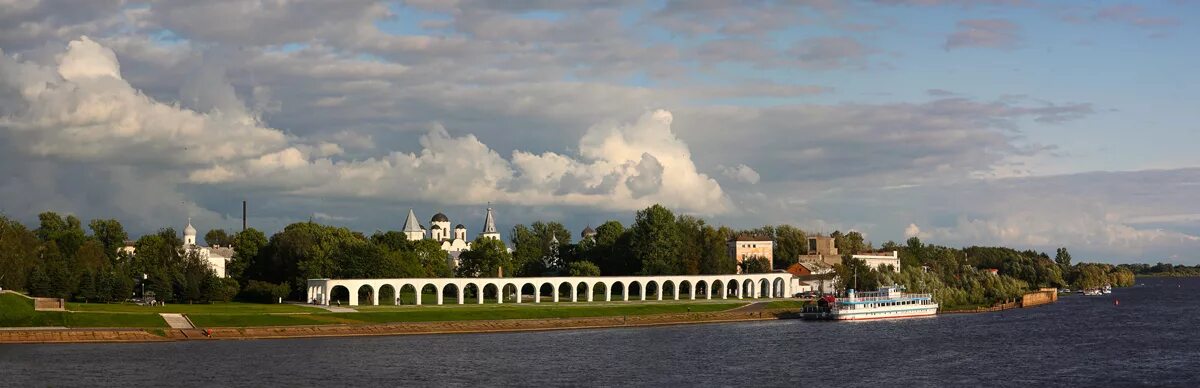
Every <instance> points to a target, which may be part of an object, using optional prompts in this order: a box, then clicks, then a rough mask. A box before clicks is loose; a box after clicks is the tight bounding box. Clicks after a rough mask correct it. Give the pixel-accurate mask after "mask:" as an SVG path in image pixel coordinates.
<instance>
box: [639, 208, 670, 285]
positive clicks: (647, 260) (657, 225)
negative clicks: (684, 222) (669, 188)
mask: <svg viewBox="0 0 1200 388" xmlns="http://www.w3.org/2000/svg"><path fill="white" fill-rule="evenodd" d="M632 232H633V237H632V241H631V243H632V245H631V246H630V251H631V253H633V257H634V259H635V260H637V261H640V262H641V263H642V270H641V271H640V272H639V273H641V274H642V275H675V274H679V273H681V272H682V268H681V266H680V265H679V259H678V257H679V256H678V255H679V246H680V239H679V232H678V229H677V227H676V225H675V215H674V214H673V213H672V212H671V210H669V209H667V208H665V207H663V206H662V205H658V204H655V205H654V206H651V207H648V208H646V209H644V210H640V211H638V212H637V217H636V219H635V221H634V225H633V228H632Z"/></svg>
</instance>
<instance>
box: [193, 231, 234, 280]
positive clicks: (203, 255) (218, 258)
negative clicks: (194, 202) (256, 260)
mask: <svg viewBox="0 0 1200 388" xmlns="http://www.w3.org/2000/svg"><path fill="white" fill-rule="evenodd" d="M183 250H184V253H185V254H187V253H193V252H195V253H196V254H197V255H198V256H199V257H200V259H201V260H204V261H206V262H208V268H209V269H212V270H213V272H215V273H216V274H217V277H219V278H223V277H225V276H226V275H225V265H226V264H229V260H233V247H222V246H213V247H202V246H200V245H199V244H197V243H196V228H194V227H192V220H191V219H190V218H189V219H188V224H187V227H186V228H183Z"/></svg>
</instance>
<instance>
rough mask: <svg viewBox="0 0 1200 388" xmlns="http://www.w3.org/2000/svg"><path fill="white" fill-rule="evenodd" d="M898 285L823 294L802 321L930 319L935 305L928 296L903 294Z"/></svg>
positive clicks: (806, 312) (805, 311)
mask: <svg viewBox="0 0 1200 388" xmlns="http://www.w3.org/2000/svg"><path fill="white" fill-rule="evenodd" d="M902 291H903V288H902V287H900V286H892V287H880V288H879V291H874V292H855V291H854V290H846V296H844V297H841V298H836V297H834V296H832V295H826V296H824V297H822V298H821V299H818V300H817V305H816V306H808V307H805V308H804V312H803V317H804V319H825V320H834V321H865V320H872V319H896V318H912V317H923V316H932V315H935V314H937V309H938V304H937V302H934V301H933V295H932V294H906V293H904V292H902Z"/></svg>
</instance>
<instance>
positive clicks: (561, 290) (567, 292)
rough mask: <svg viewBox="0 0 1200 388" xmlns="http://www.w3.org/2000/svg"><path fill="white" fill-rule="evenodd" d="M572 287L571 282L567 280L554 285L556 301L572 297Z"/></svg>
mask: <svg viewBox="0 0 1200 388" xmlns="http://www.w3.org/2000/svg"><path fill="white" fill-rule="evenodd" d="M571 289H572V287H571V282H566V281H564V282H562V283H559V284H558V285H557V286H554V301H555V302H558V301H560V300H564V299H570V298H571Z"/></svg>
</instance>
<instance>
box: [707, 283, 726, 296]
mask: <svg viewBox="0 0 1200 388" xmlns="http://www.w3.org/2000/svg"><path fill="white" fill-rule="evenodd" d="M709 285H710V287H709V290H708V295H709V298H714V297H715V298H722V297H724V296H725V282H722V281H721V279H717V280H713V281H712V283H709Z"/></svg>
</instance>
